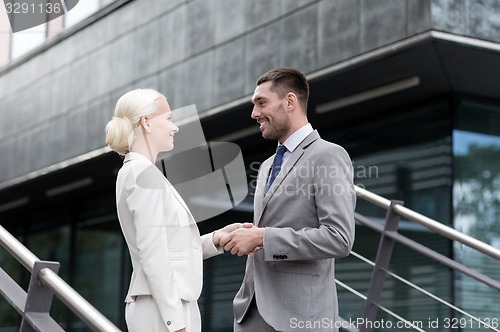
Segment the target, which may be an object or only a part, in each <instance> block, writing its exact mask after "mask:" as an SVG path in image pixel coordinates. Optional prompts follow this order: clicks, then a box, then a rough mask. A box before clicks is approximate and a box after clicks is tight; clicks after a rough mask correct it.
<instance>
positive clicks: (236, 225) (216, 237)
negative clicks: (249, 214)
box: [212, 222, 253, 247]
mask: <svg viewBox="0 0 500 332" xmlns="http://www.w3.org/2000/svg"><path fill="white" fill-rule="evenodd" d="M241 227H246V228H251V227H253V224H252V223H248V222H246V223H243V224H242V223H239V222H236V223H234V224H229V225H227V226H226V227H224V228H221V229H218V230H216V231H215V232H214V235H213V237H212V241H213V243H214V244H215V245H216V246H218V245H220V240H221V239H222V238H223V237H225V236H227V235H228V234H230V233H231V232H232V231H234V230H237V229H238V228H241ZM221 247H222V246H221Z"/></svg>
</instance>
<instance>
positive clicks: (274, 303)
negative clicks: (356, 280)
mask: <svg viewBox="0 0 500 332" xmlns="http://www.w3.org/2000/svg"><path fill="white" fill-rule="evenodd" d="M273 160H274V156H272V157H271V158H269V159H267V160H266V161H265V162H264V163H263V164H262V165H261V167H260V169H259V173H258V177H257V187H256V191H255V197H254V223H255V224H256V225H257V226H259V227H266V229H265V235H264V245H263V248H262V249H261V250H259V251H257V252H256V253H255V254H254V255H250V256H248V258H247V265H246V271H245V278H244V280H243V284H242V286H241V288H240V290H239V291H238V293H237V294H236V297H235V299H234V302H233V305H234V314H235V318H236V321H237V322H241V321H242V320H243V318H244V317H245V313H246V311H247V309H248V307H249V305H250V303H251V301H252V298H253V297H254V296H255V297H256V303H257V307H258V309H259V313H260V314H261V316H262V317H263V318H264V320H265V321H266V322H267V323H268V324H269V325H271V326H272V327H273V328H274V329H276V330H278V331H300V330H301V329H300V326H302V325H304V326H305V325H306V324H309V326H313V327H316V328H313V329H307V331H336V329H335V328H334V327H335V324H334V322H335V321H336V320H337V318H338V308H337V292H336V287H335V280H334V277H335V273H334V259H335V258H340V257H345V256H347V255H348V254H349V252H350V251H351V248H352V245H353V241H354V208H355V204H356V196H355V192H354V185H353V171H352V163H351V160H350V158H349V156H348V154H347V152H346V151H345V150H344V149H343V148H342V147H340V146H339V145H336V144H333V143H330V142H327V141H325V140H323V139H321V138H320V136H319V134H318V132H317V131H313V132H312V133H311V134H309V135H308V136H307V137H306V138H305V139H304V141H302V143H300V144H299V146H298V147H297V148H296V149H295V151H294V152H293V153H292V155H291V156H290V159H289V160H288V161H287V162H286V163H285V164H284V165H283V167H282V169H281V172H280V173H279V174H278V176H277V178H276V180H275V181H274V183H273V184H272V185H271V187H270V189H269V191H268V192H267V193H264V190H265V184H266V180H267V177H268V174H269V171H270V167H271V165H272V162H273ZM301 322H302V323H301Z"/></svg>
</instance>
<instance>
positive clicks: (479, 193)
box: [453, 100, 500, 331]
mask: <svg viewBox="0 0 500 332" xmlns="http://www.w3.org/2000/svg"><path fill="white" fill-rule="evenodd" d="M499 123H500V105H493V104H489V103H479V102H476V101H471V100H464V101H462V102H461V104H460V107H459V110H458V118H457V128H456V129H455V130H454V131H453V154H454V159H455V176H454V183H453V210H454V224H455V228H456V229H457V230H459V231H461V232H464V233H466V234H468V235H470V236H472V237H474V238H476V239H478V240H480V241H484V242H486V243H488V244H490V245H492V246H494V247H496V248H499V247H500V228H499V227H498V220H499V219H500V163H499V162H498V160H499V156H500V128H499V126H498V124H499ZM454 249H455V259H457V260H458V261H460V262H461V263H463V264H464V265H466V266H468V267H471V268H472V269H474V270H476V271H478V272H480V273H483V274H485V275H487V276H489V277H490V278H493V279H496V280H498V279H499V278H500V267H499V265H498V264H497V262H496V261H494V260H493V259H492V258H490V257H488V256H486V255H484V254H481V253H479V252H478V251H476V250H474V249H470V248H469V247H466V246H462V245H455V248H454ZM455 279H456V283H457V286H456V289H457V296H456V297H457V302H458V304H459V305H461V307H462V308H463V309H464V310H466V311H468V312H469V313H471V314H473V315H476V316H478V317H495V316H496V315H497V314H498V309H497V306H496V305H494V304H497V303H499V302H500V294H499V293H498V292H492V291H491V289H490V288H488V287H487V286H484V285H482V284H480V283H478V282H477V281H475V280H473V279H471V278H468V277H464V276H462V275H460V274H458V273H457V275H456V277H455ZM471 331H472V330H471ZM474 331H475V330H474Z"/></svg>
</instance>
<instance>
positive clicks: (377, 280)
mask: <svg viewBox="0 0 500 332" xmlns="http://www.w3.org/2000/svg"><path fill="white" fill-rule="evenodd" d="M396 204H399V205H403V204H404V202H402V201H396V200H391V205H390V206H389V209H388V210H387V216H386V219H385V225H384V231H383V233H382V234H381V236H380V244H379V247H378V251H377V257H376V259H375V266H374V268H373V272H372V276H371V280H370V285H369V287H368V294H367V298H366V303H365V307H364V308H363V319H364V323H363V326H361V327H360V329H359V331H360V332H371V331H372V326H373V325H374V324H373V323H374V322H375V319H376V318H377V312H378V306H377V305H378V304H379V302H380V297H381V295H382V291H383V290H384V281H385V276H386V272H385V271H386V270H387V269H388V267H389V262H390V261H391V256H392V249H393V248H394V240H393V239H391V238H389V237H388V236H385V234H386V233H390V232H397V230H398V226H399V221H400V219H401V218H400V216H399V215H398V214H396V213H394V210H393V209H394V205H396Z"/></svg>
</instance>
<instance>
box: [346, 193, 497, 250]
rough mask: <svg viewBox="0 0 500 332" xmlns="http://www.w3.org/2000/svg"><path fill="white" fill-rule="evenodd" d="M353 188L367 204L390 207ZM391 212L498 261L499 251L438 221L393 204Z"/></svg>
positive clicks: (372, 196)
mask: <svg viewBox="0 0 500 332" xmlns="http://www.w3.org/2000/svg"><path fill="white" fill-rule="evenodd" d="M354 188H355V191H356V196H357V197H359V198H361V199H363V200H365V201H367V202H369V203H372V204H374V205H377V206H379V207H381V208H384V209H388V208H389V207H390V205H391V201H390V200H388V199H387V198H384V197H382V196H379V195H377V194H375V193H372V192H370V191H368V190H366V189H363V188H361V187H359V186H354ZM393 211H394V212H395V213H396V214H398V215H400V216H401V217H404V218H406V219H408V220H411V221H413V222H416V223H418V224H420V225H422V226H424V227H427V228H428V229H431V230H433V231H435V232H436V233H438V234H440V235H443V236H445V237H447V238H448V239H451V240H455V241H458V242H460V243H462V244H465V245H466V246H468V247H471V248H474V249H476V250H477V251H479V252H482V253H483V254H485V255H488V256H490V257H491V258H494V259H496V260H500V250H498V249H496V248H495V247H493V246H491V245H489V244H487V243H484V242H481V241H479V240H477V239H475V238H473V237H472V236H469V235H466V234H463V233H461V232H459V231H457V230H455V229H453V228H451V227H449V226H446V225H444V224H442V223H440V222H439V221H436V220H434V219H431V218H429V217H426V216H424V215H422V214H420V213H418V212H415V211H412V210H410V209H408V208H407V207H405V206H403V205H400V204H394V206H393Z"/></svg>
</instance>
